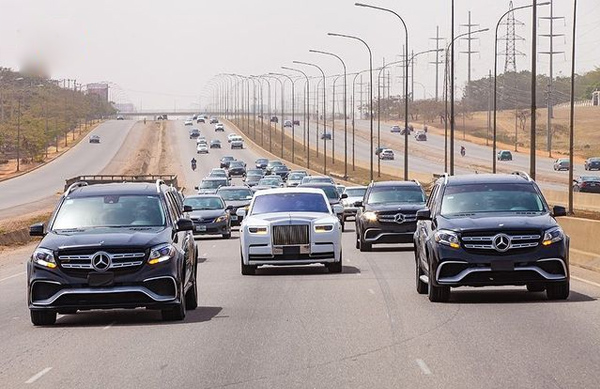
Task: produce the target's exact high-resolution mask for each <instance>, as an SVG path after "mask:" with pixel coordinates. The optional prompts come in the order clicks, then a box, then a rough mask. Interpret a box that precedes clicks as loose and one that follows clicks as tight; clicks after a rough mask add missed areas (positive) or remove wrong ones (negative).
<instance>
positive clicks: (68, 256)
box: [27, 116, 600, 325]
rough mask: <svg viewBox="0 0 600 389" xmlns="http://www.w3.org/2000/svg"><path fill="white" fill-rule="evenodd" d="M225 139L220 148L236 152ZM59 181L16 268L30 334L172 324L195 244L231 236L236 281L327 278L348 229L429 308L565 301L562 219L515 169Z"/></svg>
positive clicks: (192, 302)
mask: <svg viewBox="0 0 600 389" xmlns="http://www.w3.org/2000/svg"><path fill="white" fill-rule="evenodd" d="M198 117H200V116H198ZM206 119H208V117H206ZM215 121H216V123H213V122H215ZM210 122H211V123H213V124H217V125H218V124H221V123H219V122H218V118H216V117H212V118H210ZM185 124H186V126H187V125H188V124H187V122H186V123H185ZM192 126H193V124H192ZM223 129H224V127H223ZM215 131H216V128H215ZM233 135H234V136H229V137H228V138H229V141H230V143H232V148H233V142H236V141H240V140H241V142H242V143H243V138H242V137H241V136H239V135H237V134H233ZM190 139H193V140H195V141H196V151H197V153H208V152H209V150H210V149H211V148H213V146H214V145H215V147H217V146H216V145H217V144H218V147H219V148H220V142H218V143H216V142H215V140H211V141H210V143H209V142H208V141H207V140H206V138H205V137H204V136H203V135H202V133H201V131H200V130H198V129H196V128H192V129H191V130H190ZM209 144H210V147H209ZM386 150H387V149H382V150H381V153H383V154H385V151H386ZM390 151H391V150H390ZM500 156H501V153H499V159H500ZM589 166H590V168H595V166H596V165H593V164H592V163H590V164H589ZM233 179H237V180H242V184H234V183H233ZM71 181H72V182H70V184H69V185H68V187H67V189H66V191H65V192H64V194H63V195H62V197H61V199H60V201H59V202H58V205H57V206H56V209H55V211H54V212H53V214H52V217H51V218H50V220H49V222H48V224H47V225H46V224H42V223H40V224H35V225H33V226H31V228H30V234H31V235H32V236H40V237H42V240H41V241H40V243H39V244H38V246H37V247H36V249H35V251H34V253H33V254H32V256H31V259H30V261H28V263H27V279H28V283H27V299H28V305H29V309H30V313H31V321H32V323H33V324H34V325H51V324H53V323H54V322H55V320H56V316H57V314H59V313H60V314H69V313H75V312H77V311H78V310H94V309H111V308H136V307H144V308H147V309H156V310H160V311H161V313H162V318H163V319H164V320H182V319H184V318H185V314H186V310H192V309H195V308H196V306H197V304H198V290H197V271H198V270H197V268H198V248H197V243H196V241H195V239H196V238H198V237H200V236H204V235H220V236H221V237H222V238H224V239H229V238H231V236H232V231H233V227H237V228H238V229H239V238H240V239H239V242H240V271H241V274H243V275H254V274H256V273H257V269H258V268H259V267H262V266H297V265H312V264H322V265H324V266H325V267H326V268H327V269H328V270H329V272H331V273H341V272H342V271H343V252H342V234H343V233H344V232H345V229H346V228H345V224H346V222H348V221H349V220H352V219H353V221H354V227H355V228H354V231H352V232H350V233H352V234H354V235H355V241H356V248H357V249H358V250H359V251H360V252H369V251H372V250H373V246H374V245H378V244H406V245H408V247H410V248H411V249H413V250H414V252H415V283H416V291H417V292H418V293H419V294H428V297H429V300H430V301H432V302H445V301H448V300H449V298H450V295H451V288H457V287H463V286H497V285H517V286H525V287H527V289H528V290H529V291H532V292H541V291H545V292H546V294H547V297H548V298H549V299H551V300H558V299H566V298H567V297H568V296H569V280H570V274H569V255H568V252H569V237H568V236H566V235H565V233H564V232H563V231H562V229H561V228H560V227H559V226H558V224H557V222H556V220H555V218H556V217H560V216H563V215H565V213H566V212H565V209H564V208H562V207H557V206H555V207H554V208H550V207H549V206H548V204H547V203H546V200H545V199H544V197H543V195H542V193H541V191H540V190H539V188H538V187H537V185H536V183H535V182H534V181H533V180H532V179H531V178H530V177H529V176H527V175H526V174H525V173H514V174H495V175H491V174H480V175H465V176H453V177H449V176H447V175H444V176H441V177H440V178H439V179H438V180H437V181H435V182H434V184H433V186H432V188H431V191H430V194H429V196H428V195H427V193H426V191H425V189H424V187H423V186H422V185H421V184H420V183H419V182H418V181H415V180H413V181H385V182H371V183H370V184H369V185H368V186H348V187H345V186H343V185H339V184H336V182H335V181H334V180H333V179H332V178H331V177H329V176H313V175H311V174H310V173H309V172H308V171H304V170H291V169H289V168H288V167H287V166H286V165H285V163H284V162H283V161H279V160H269V159H266V158H258V159H257V160H256V161H254V162H253V163H252V164H251V165H250V166H248V165H247V164H246V163H245V162H244V161H242V160H240V159H238V158H236V157H235V156H233V155H227V156H223V157H222V158H221V160H220V163H219V167H215V168H214V169H212V170H211V171H210V173H209V174H208V175H207V176H206V177H204V178H203V179H202V180H200V182H199V184H198V185H197V186H196V187H195V189H196V191H197V194H193V195H184V194H183V193H182V191H181V190H180V188H179V187H178V185H177V178H176V177H175V176H147V177H141V176H110V177H109V176H92V177H80V178H78V179H75V180H71ZM574 185H577V188H578V190H579V191H586V190H589V191H599V192H600V180H594V179H590V178H589V177H588V178H584V177H581V179H580V180H579V181H578V182H576V183H575V184H574ZM391 255H392V254H391Z"/></svg>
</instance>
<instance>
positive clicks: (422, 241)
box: [416, 184, 441, 272]
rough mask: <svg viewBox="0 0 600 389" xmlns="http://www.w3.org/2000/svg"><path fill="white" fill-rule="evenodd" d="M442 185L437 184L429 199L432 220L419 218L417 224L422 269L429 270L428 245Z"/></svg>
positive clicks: (428, 205)
mask: <svg viewBox="0 0 600 389" xmlns="http://www.w3.org/2000/svg"><path fill="white" fill-rule="evenodd" d="M440 188H441V185H440V184H436V185H435V186H434V187H433V189H432V190H431V195H430V196H429V198H428V199H427V204H426V205H427V208H428V209H429V211H430V212H431V220H419V221H418V224H417V242H416V243H417V244H418V245H419V248H418V253H419V255H418V260H419V261H420V266H421V269H425V270H426V272H428V269H429V264H428V258H427V245H428V244H429V239H431V238H432V237H433V234H434V231H433V229H434V227H433V226H432V224H433V223H432V220H433V218H434V217H435V214H436V212H437V211H438V209H439V206H438V204H437V198H438V195H439V193H440V190H441V189H440Z"/></svg>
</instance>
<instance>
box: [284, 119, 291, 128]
mask: <svg viewBox="0 0 600 389" xmlns="http://www.w3.org/2000/svg"><path fill="white" fill-rule="evenodd" d="M283 126H284V127H290V128H291V127H292V121H291V120H285V121H284V122H283Z"/></svg>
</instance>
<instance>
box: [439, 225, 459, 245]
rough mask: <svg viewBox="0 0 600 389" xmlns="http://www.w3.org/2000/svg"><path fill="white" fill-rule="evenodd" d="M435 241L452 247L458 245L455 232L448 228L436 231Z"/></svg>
mask: <svg viewBox="0 0 600 389" xmlns="http://www.w3.org/2000/svg"><path fill="white" fill-rule="evenodd" d="M435 241H436V242H438V243H441V244H443V245H446V246H450V247H452V248H454V249H457V248H459V247H460V242H459V241H458V235H457V234H456V233H455V232H453V231H449V230H439V231H438V232H436V233H435Z"/></svg>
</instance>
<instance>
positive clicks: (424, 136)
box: [415, 131, 427, 142]
mask: <svg viewBox="0 0 600 389" xmlns="http://www.w3.org/2000/svg"><path fill="white" fill-rule="evenodd" d="M415 139H416V140H418V141H420V142H424V141H426V140H427V134H426V133H425V131H417V132H416V133H415Z"/></svg>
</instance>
